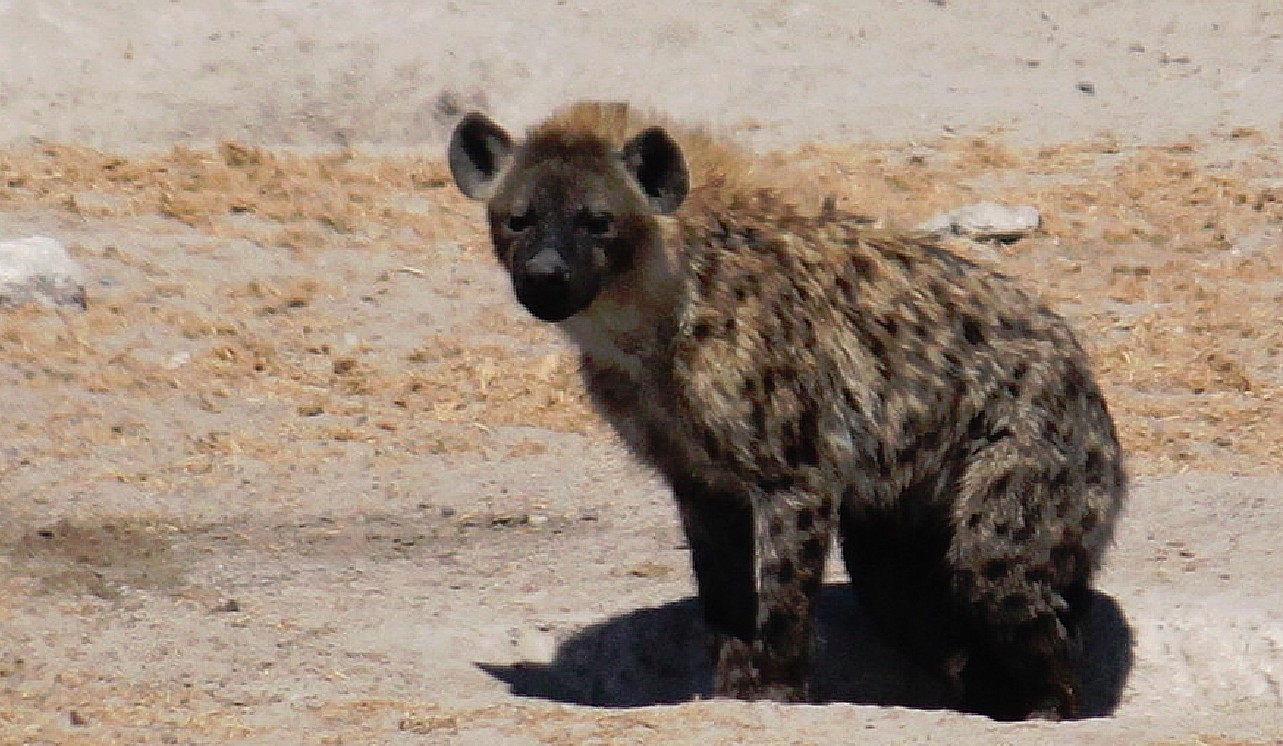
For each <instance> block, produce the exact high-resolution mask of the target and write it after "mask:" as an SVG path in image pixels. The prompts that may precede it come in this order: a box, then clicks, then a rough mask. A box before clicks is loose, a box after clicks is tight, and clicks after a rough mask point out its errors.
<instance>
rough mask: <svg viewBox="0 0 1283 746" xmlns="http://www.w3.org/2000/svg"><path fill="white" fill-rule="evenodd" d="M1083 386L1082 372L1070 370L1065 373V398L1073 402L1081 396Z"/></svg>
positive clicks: (1076, 369)
mask: <svg viewBox="0 0 1283 746" xmlns="http://www.w3.org/2000/svg"><path fill="white" fill-rule="evenodd" d="M1084 384H1085V382H1084V381H1083V374H1082V371H1080V370H1078V368H1077V367H1072V368H1070V369H1069V370H1068V371H1066V372H1065V398H1066V399H1068V400H1070V401H1073V400H1074V399H1077V398H1078V397H1080V396H1082V393H1083V386H1084Z"/></svg>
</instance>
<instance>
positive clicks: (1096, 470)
mask: <svg viewBox="0 0 1283 746" xmlns="http://www.w3.org/2000/svg"><path fill="white" fill-rule="evenodd" d="M1104 465H1105V454H1103V453H1101V452H1100V449H1099V448H1093V449H1091V450H1090V451H1088V452H1087V463H1086V465H1084V467H1083V468H1085V469H1086V470H1087V474H1088V475H1089V476H1090V477H1099V474H1100V469H1101V467H1103V466H1104Z"/></svg>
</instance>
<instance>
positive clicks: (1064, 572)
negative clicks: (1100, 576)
mask: <svg viewBox="0 0 1283 746" xmlns="http://www.w3.org/2000/svg"><path fill="white" fill-rule="evenodd" d="M1051 564H1052V565H1053V566H1054V567H1055V568H1056V569H1057V571H1058V573H1059V574H1060V575H1061V576H1063V577H1070V576H1074V575H1076V574H1078V572H1079V571H1080V570H1086V569H1087V552H1086V550H1084V549H1083V548H1082V547H1081V546H1078V545H1077V544H1076V543H1067V544H1058V545H1057V546H1054V547H1052V549H1051Z"/></svg>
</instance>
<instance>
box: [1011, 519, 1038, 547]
mask: <svg viewBox="0 0 1283 746" xmlns="http://www.w3.org/2000/svg"><path fill="white" fill-rule="evenodd" d="M1035 532H1036V528H1035V526H1034V524H1032V523H1026V524H1024V525H1023V526H1021V527H1020V528H1018V529H1016V530H1015V531H1012V532H1011V540H1012V541H1014V542H1016V543H1019V544H1024V543H1025V542H1027V541H1029V540H1030V539H1032V538H1034V533H1035Z"/></svg>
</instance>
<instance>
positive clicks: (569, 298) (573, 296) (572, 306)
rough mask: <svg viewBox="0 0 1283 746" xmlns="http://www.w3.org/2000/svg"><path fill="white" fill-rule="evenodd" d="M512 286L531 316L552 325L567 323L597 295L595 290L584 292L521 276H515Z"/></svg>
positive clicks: (568, 286) (564, 285)
mask: <svg viewBox="0 0 1283 746" xmlns="http://www.w3.org/2000/svg"><path fill="white" fill-rule="evenodd" d="M512 286H513V290H515V291H516V293H517V300H518V301H520V303H521V305H523V306H525V308H526V310H527V311H529V312H530V315H532V316H534V317H535V318H537V319H539V320H540V321H547V322H550V323H555V322H558V321H565V320H566V319H568V318H570V317H571V316H574V315H575V314H577V313H579V312H580V311H582V310H584V309H585V308H587V307H588V305H589V304H590V303H592V299H593V296H594V295H596V292H595V288H593V289H592V291H591V292H584V290H583V289H577V288H575V287H573V286H571V285H567V284H563V283H550V282H539V281H532V280H529V279H523V277H521V276H513V278H512ZM577 291H578V292H577Z"/></svg>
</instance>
